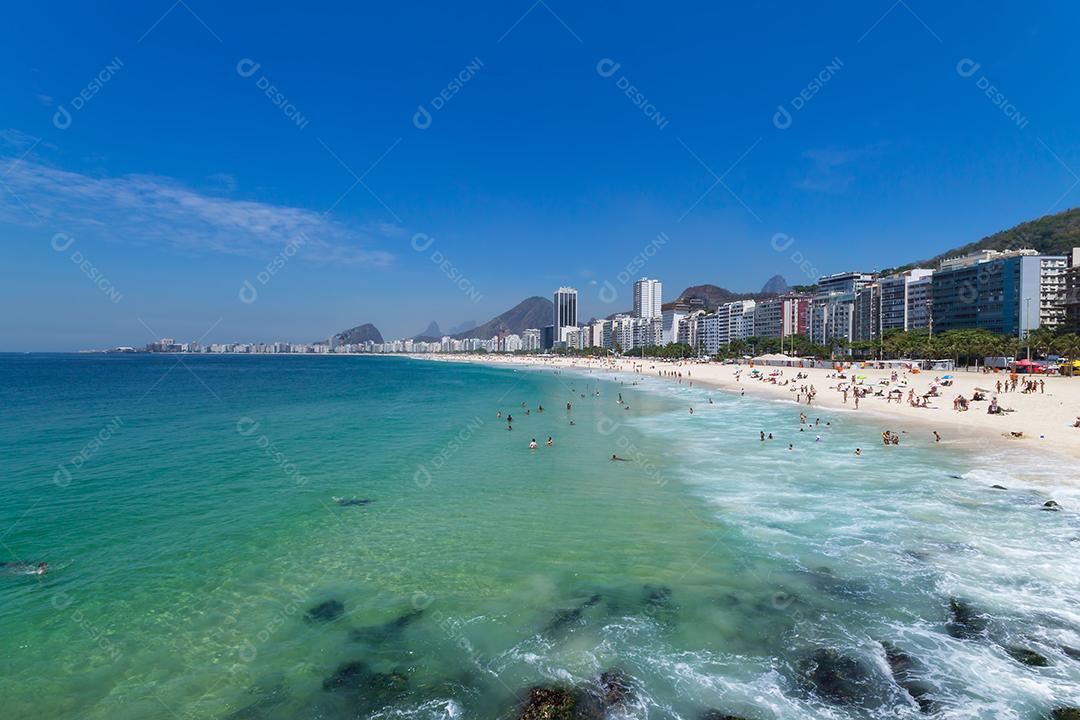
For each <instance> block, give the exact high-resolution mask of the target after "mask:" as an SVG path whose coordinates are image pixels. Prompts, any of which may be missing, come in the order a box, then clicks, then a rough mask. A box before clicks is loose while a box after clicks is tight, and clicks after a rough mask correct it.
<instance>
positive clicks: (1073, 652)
mask: <svg viewBox="0 0 1080 720" xmlns="http://www.w3.org/2000/svg"><path fill="white" fill-rule="evenodd" d="M1061 652H1063V653H1065V655H1066V657H1071V658H1072V659H1073V660H1077V661H1080V648H1074V647H1069V646H1068V645H1065V646H1064V647H1062V648H1061Z"/></svg>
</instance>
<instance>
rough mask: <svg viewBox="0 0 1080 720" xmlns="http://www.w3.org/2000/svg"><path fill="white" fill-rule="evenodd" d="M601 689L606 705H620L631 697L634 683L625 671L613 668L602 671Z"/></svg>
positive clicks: (602, 698)
mask: <svg viewBox="0 0 1080 720" xmlns="http://www.w3.org/2000/svg"><path fill="white" fill-rule="evenodd" d="M600 690H601V692H602V693H603V694H602V696H601V700H603V703H604V707H618V706H620V705H622V704H623V703H625V702H626V701H627V700H629V699H630V696H631V693H632V692H633V683H632V682H631V680H630V676H629V675H627V674H626V673H625V672H623V671H622V670H620V669H618V668H612V669H610V670H605V671H604V672H602V673H600Z"/></svg>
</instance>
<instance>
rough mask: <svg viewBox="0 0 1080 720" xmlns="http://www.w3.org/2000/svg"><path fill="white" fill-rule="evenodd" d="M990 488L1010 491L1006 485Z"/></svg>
mask: <svg viewBox="0 0 1080 720" xmlns="http://www.w3.org/2000/svg"><path fill="white" fill-rule="evenodd" d="M990 487H991V489H993V490H1008V489H1009V488H1007V487H1005V486H1004V485H991V486H990Z"/></svg>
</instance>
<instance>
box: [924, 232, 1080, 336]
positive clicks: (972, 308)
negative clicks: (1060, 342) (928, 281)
mask: <svg viewBox="0 0 1080 720" xmlns="http://www.w3.org/2000/svg"><path fill="white" fill-rule="evenodd" d="M1067 264H1068V260H1067V258H1066V257H1065V256H1064V255H1039V254H1038V253H1037V252H1036V251H1035V250H1031V249H1024V250H1011V251H1001V252H999V251H995V250H983V251H980V252H977V253H973V254H971V255H965V256H962V257H956V258H949V259H947V260H944V261H942V263H941V267H940V268H939V269H938V271H937V272H936V273H934V275H933V313H932V323H933V328H934V331H935V332H945V331H948V330H966V329H976V328H977V329H983V330H989V331H990V332H993V333H997V334H999V335H1013V336H1016V337H1019V338H1023V337H1025V336H1026V335H1027V333H1028V332H1030V331H1031V330H1034V329H1036V328H1039V327H1048V328H1052V329H1057V328H1059V327H1060V326H1061V325H1062V324H1063V323H1064V319H1065V318H1064V316H1065V283H1066V274H1065V270H1066V268H1067Z"/></svg>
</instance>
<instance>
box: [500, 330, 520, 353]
mask: <svg viewBox="0 0 1080 720" xmlns="http://www.w3.org/2000/svg"><path fill="white" fill-rule="evenodd" d="M522 347H524V343H523V342H522V341H521V336H520V335H513V334H511V335H507V336H506V337H504V338H503V339H502V347H501V348H500V349H501V350H502V351H503V352H517V351H519V350H521V349H522Z"/></svg>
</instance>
